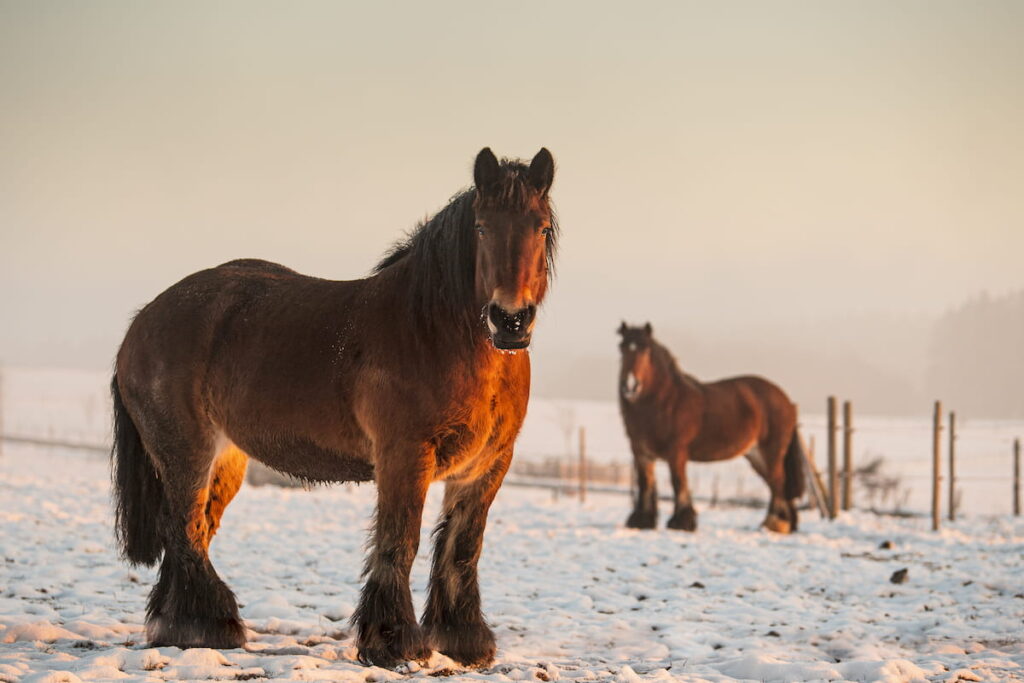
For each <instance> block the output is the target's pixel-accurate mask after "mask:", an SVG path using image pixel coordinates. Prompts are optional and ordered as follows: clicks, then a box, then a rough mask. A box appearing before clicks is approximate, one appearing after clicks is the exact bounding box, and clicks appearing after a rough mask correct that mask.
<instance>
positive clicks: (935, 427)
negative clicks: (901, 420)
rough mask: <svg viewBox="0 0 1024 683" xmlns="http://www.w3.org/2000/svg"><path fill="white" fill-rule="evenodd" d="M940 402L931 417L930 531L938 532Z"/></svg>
mask: <svg viewBox="0 0 1024 683" xmlns="http://www.w3.org/2000/svg"><path fill="white" fill-rule="evenodd" d="M941 434H942V401H936V402H935V414H934V415H933V416H932V531H938V530H939V516H940V508H941V507H942V500H941V497H940V495H939V492H940V489H939V487H940V486H941V482H942V474H941V472H940V470H941V468H942V437H941Z"/></svg>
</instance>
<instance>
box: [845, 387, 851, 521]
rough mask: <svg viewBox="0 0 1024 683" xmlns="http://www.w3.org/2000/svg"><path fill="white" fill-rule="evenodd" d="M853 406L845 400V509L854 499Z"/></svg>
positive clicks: (847, 508)
mask: <svg viewBox="0 0 1024 683" xmlns="http://www.w3.org/2000/svg"><path fill="white" fill-rule="evenodd" d="M852 489H853V407H852V406H851V405H850V402H849V401H843V510H849V509H850V505H851V504H852V501H853V496H852Z"/></svg>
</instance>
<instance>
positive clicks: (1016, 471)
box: [1013, 439, 1020, 517]
mask: <svg viewBox="0 0 1024 683" xmlns="http://www.w3.org/2000/svg"><path fill="white" fill-rule="evenodd" d="M1013 516H1014V517H1020V439H1014V440H1013Z"/></svg>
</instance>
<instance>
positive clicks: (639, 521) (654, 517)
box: [626, 510, 658, 529]
mask: <svg viewBox="0 0 1024 683" xmlns="http://www.w3.org/2000/svg"><path fill="white" fill-rule="evenodd" d="M657 522H658V513H656V512H647V511H637V510H634V511H633V514H631V515H630V516H629V519H627V520H626V526H627V527H628V528H630V529H653V528H654V527H655V526H656V525H657Z"/></svg>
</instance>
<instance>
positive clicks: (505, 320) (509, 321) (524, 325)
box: [487, 303, 537, 336]
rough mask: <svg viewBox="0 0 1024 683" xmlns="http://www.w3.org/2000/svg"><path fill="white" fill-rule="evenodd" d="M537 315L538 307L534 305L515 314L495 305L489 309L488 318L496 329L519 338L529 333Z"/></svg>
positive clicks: (491, 305)
mask: <svg viewBox="0 0 1024 683" xmlns="http://www.w3.org/2000/svg"><path fill="white" fill-rule="evenodd" d="M536 313H537V307H536V306H534V305H532V304H531V305H529V306H526V307H525V308H521V309H519V310H518V311H516V312H515V313H509V312H508V311H506V310H505V309H504V308H502V307H501V306H499V305H498V304H494V303H492V304H490V305H489V306H488V307H487V317H488V319H490V321H491V322H492V323H493V324H494V326H495V327H496V328H498V329H499V330H501V331H503V332H507V333H509V334H514V335H517V336H520V335H523V334H525V333H526V332H527V330H528V329H529V327H530V323H532V322H533V318H534V316H535V315H536Z"/></svg>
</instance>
